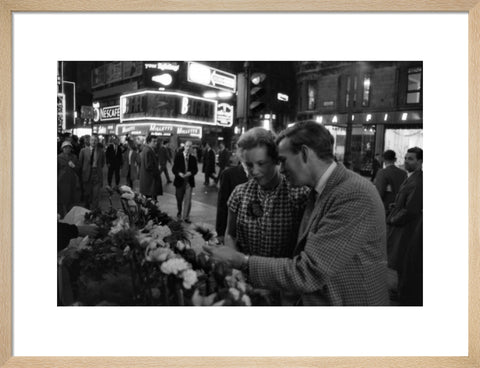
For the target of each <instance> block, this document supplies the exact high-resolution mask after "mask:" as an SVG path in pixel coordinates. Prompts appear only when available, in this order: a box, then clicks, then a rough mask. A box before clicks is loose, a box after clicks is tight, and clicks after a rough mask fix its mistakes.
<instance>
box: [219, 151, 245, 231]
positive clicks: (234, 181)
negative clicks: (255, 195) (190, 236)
mask: <svg viewBox="0 0 480 368" xmlns="http://www.w3.org/2000/svg"><path fill="white" fill-rule="evenodd" d="M242 154H243V153H242V150H241V149H237V157H238V158H239V160H240V162H239V164H238V165H237V166H235V167H229V168H228V169H226V170H225V171H223V172H222V174H221V175H220V187H219V189H218V197H217V219H216V226H215V228H216V231H217V234H218V235H219V236H220V237H223V236H224V235H225V230H226V229H227V218H228V206H227V201H228V198H230V194H232V192H233V190H234V189H235V187H236V186H237V185H239V184H242V183H245V182H246V181H247V169H246V168H245V167H244V163H243V162H242V161H243V160H242Z"/></svg>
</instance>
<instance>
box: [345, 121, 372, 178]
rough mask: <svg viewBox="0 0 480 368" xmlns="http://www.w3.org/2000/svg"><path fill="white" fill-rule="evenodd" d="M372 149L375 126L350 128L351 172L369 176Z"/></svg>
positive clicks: (370, 172)
mask: <svg viewBox="0 0 480 368" xmlns="http://www.w3.org/2000/svg"><path fill="white" fill-rule="evenodd" d="M374 147H375V126H373V125H363V126H354V127H353V128H352V144H351V161H350V165H351V168H352V169H353V171H356V172H358V173H360V174H361V175H364V176H371V174H372V162H373V151H374Z"/></svg>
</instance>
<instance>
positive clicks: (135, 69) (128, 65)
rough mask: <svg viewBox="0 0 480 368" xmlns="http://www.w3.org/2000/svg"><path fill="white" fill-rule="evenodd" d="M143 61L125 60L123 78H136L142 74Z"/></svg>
mask: <svg viewBox="0 0 480 368" xmlns="http://www.w3.org/2000/svg"><path fill="white" fill-rule="evenodd" d="M142 64H143V63H142V62H141V61H124V62H122V69H123V70H122V76H123V79H127V78H134V77H138V76H139V75H142Z"/></svg>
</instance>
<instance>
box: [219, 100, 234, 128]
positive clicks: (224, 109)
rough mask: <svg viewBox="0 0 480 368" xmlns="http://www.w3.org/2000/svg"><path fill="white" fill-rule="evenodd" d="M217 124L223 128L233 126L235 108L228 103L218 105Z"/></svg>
mask: <svg viewBox="0 0 480 368" xmlns="http://www.w3.org/2000/svg"><path fill="white" fill-rule="evenodd" d="M217 123H218V124H219V125H221V126H225V127H231V126H232V125H233V106H232V105H229V104H227V103H220V104H218V109H217Z"/></svg>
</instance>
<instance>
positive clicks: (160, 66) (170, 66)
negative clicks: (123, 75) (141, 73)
mask: <svg viewBox="0 0 480 368" xmlns="http://www.w3.org/2000/svg"><path fill="white" fill-rule="evenodd" d="M145 69H157V70H163V71H166V70H168V71H172V72H178V70H179V69H180V65H178V64H177V63H145Z"/></svg>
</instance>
